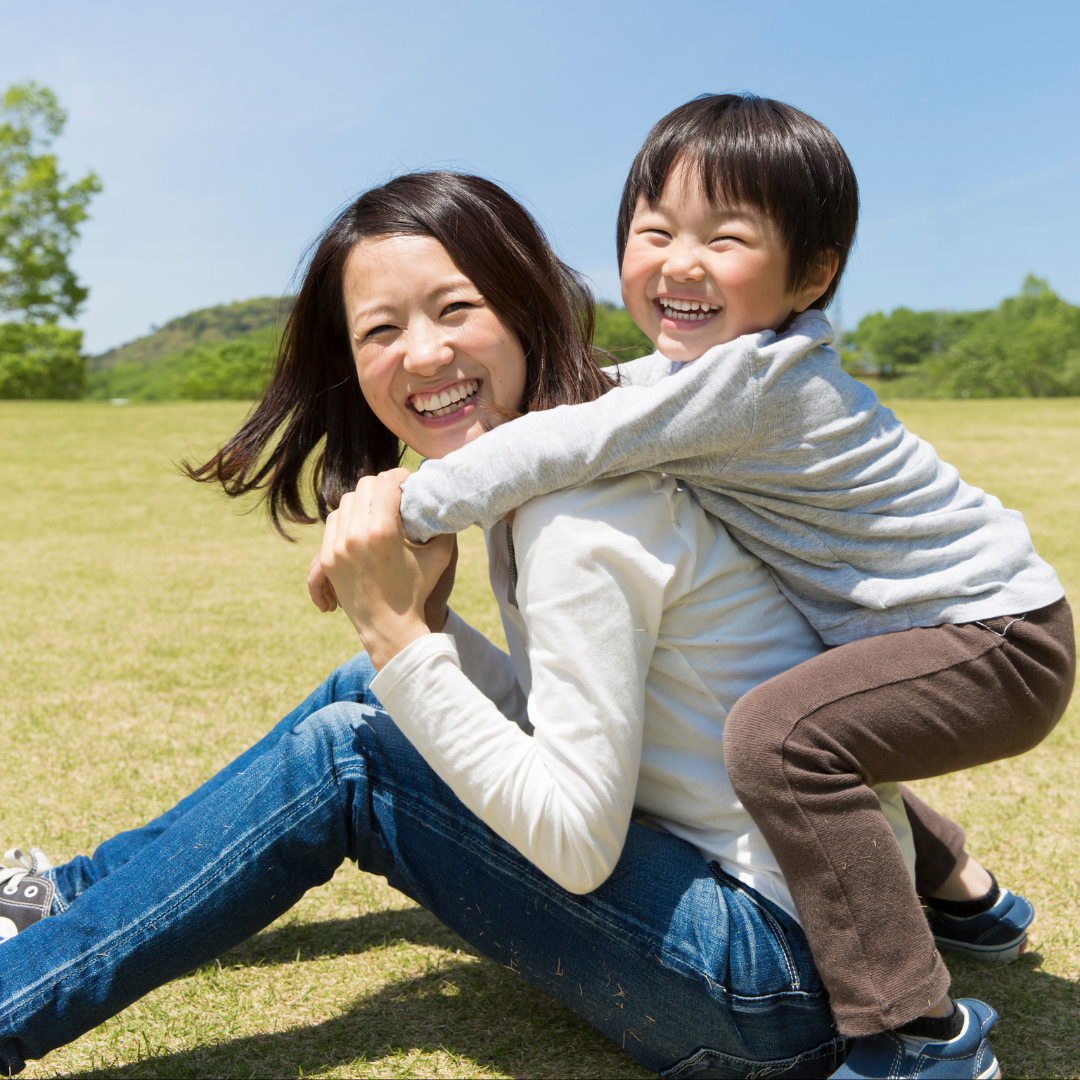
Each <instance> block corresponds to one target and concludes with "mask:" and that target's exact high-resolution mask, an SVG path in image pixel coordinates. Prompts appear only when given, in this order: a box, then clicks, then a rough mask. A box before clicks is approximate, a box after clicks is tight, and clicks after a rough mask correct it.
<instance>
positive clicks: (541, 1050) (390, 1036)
mask: <svg viewBox="0 0 1080 1080" xmlns="http://www.w3.org/2000/svg"><path fill="white" fill-rule="evenodd" d="M396 941H408V942H409V943H410V944H418V945H434V946H438V947H441V948H447V949H456V950H458V951H459V952H468V953H470V954H472V955H478V954H476V953H475V952H474V950H473V949H471V948H470V947H469V946H468V945H467V944H466V943H465V942H464V941H463V940H462V939H461V938H459V937H458V936H457V935H456V934H454V933H453V931H451V930H448V929H446V927H444V926H443V925H442V924H441V923H439V922H438V920H436V919H435V918H434V916H432V915H430V914H429V913H428V912H426V911H424V910H422V909H410V910H405V911H379V912H372V913H370V914H366V915H362V916H360V917H358V918H354V919H335V920H330V921H327V922H323V923H306V924H300V925H296V926H283V927H278V928H275V929H273V930H270V931H267V932H264V933H262V934H259V935H257V936H256V937H255V938H252V939H251V940H250V941H248V942H245V943H244V944H243V945H241V946H240V947H238V948H236V949H233V950H232V951H231V952H229V953H227V954H226V955H225V956H223V957H222V958H221V964H222V966H223V967H224V968H226V969H229V968H236V967H246V966H256V965H264V964H265V965H276V964H287V963H290V962H295V961H296V960H297V957H298V955H299V959H300V960H301V961H304V960H314V959H318V958H320V957H324V956H328V955H348V954H361V953H364V952H366V951H368V950H370V949H375V948H380V947H382V946H384V945H388V944H392V943H394V942H396ZM439 1052H442V1053H445V1054H447V1055H449V1057H450V1058H451V1059H462V1060H460V1061H459V1062H458V1063H457V1064H458V1069H459V1070H460V1072H461V1073H462V1074H464V1075H469V1073H470V1070H471V1069H478V1070H490V1071H494V1072H499V1073H503V1074H506V1075H510V1076H520V1077H560V1076H581V1077H607V1076H624V1077H647V1076H650V1075H652V1074H650V1073H648V1072H646V1071H645V1070H643V1069H641V1068H639V1067H638V1066H637V1065H635V1064H634V1062H633V1061H632V1060H631V1059H630V1058H629V1057H628V1056H627V1055H625V1054H624V1053H623V1052H622V1051H621V1050H620V1049H619V1048H618V1047H616V1046H614V1045H613V1044H612V1043H610V1042H609V1041H608V1040H607V1039H605V1038H604V1036H602V1035H601V1034H600V1033H599V1032H597V1031H595V1030H594V1029H593V1028H591V1027H589V1025H588V1024H586V1023H585V1022H584V1021H583V1020H581V1019H579V1018H578V1017H577V1016H576V1015H575V1014H574V1013H572V1012H570V1011H569V1010H568V1009H566V1008H564V1007H563V1006H561V1005H559V1004H558V1003H557V1002H556V1001H554V1000H553V999H551V998H549V997H548V996H547V995H546V994H543V993H541V992H540V991H538V990H536V989H534V988H533V987H532V986H530V985H529V984H528V983H526V982H525V981H524V980H523V979H521V978H520V977H519V976H518V975H515V974H513V973H512V972H510V971H507V970H506V969H505V968H502V967H499V966H498V965H496V964H494V963H492V962H490V961H487V960H484V961H482V962H481V963H476V962H475V961H474V960H469V959H457V960H453V959H452V960H449V961H444V962H442V963H441V964H439V965H438V966H436V967H434V968H433V969H432V970H430V971H427V972H425V973H424V974H422V975H418V976H414V977H411V978H405V979H402V980H401V981H399V982H396V983H392V984H391V985H388V986H384V987H383V988H382V989H380V990H378V991H377V992H375V993H373V994H367V995H364V996H362V997H359V998H357V999H356V1001H354V1002H353V1004H352V1005H351V1006H350V1007H349V1009H348V1010H347V1011H345V1012H343V1013H341V1014H340V1015H338V1016H335V1017H333V1018H332V1019H330V1020H327V1021H324V1022H323V1023H319V1024H312V1025H310V1026H307V1027H296V1028H293V1029H291V1030H288V1031H282V1032H275V1033H272V1034H265V1035H250V1036H246V1037H243V1038H238V1039H233V1040H229V1041H226V1042H220V1043H216V1044H210V1045H206V1046H198V1047H194V1048H192V1049H190V1050H183V1051H178V1052H175V1053H167V1054H157V1055H152V1056H147V1057H142V1058H141V1059H139V1060H137V1061H131V1062H130V1063H129V1064H126V1065H122V1066H116V1067H104V1068H98V1069H93V1070H87V1071H83V1072H77V1073H71V1074H66V1075H68V1076H71V1077H81V1078H84V1080H107V1078H117V1080H144V1078H150V1080H154V1078H159V1077H161V1078H164V1077H168V1078H181V1077H206V1076H215V1077H217V1076H220V1077H249V1076H298V1075H303V1076H309V1075H311V1074H313V1073H318V1072H320V1071H322V1070H330V1069H338V1068H345V1069H348V1067H349V1066H351V1065H358V1064H359V1063H366V1064H367V1065H369V1066H371V1065H374V1066H376V1067H377V1066H378V1063H379V1062H380V1061H385V1064H384V1065H383V1070H382V1071H384V1072H385V1071H386V1069H387V1066H389V1068H390V1071H391V1072H393V1074H394V1075H399V1073H400V1074H401V1075H412V1072H411V1070H409V1069H408V1066H407V1064H406V1062H407V1061H408V1059H409V1058H410V1057H411V1056H413V1055H415V1054H417V1053H421V1054H431V1053H439ZM392 1058H396V1059H398V1060H397V1061H395V1062H393V1063H392V1064H391V1062H390V1061H386V1060H385V1059H392ZM402 1058H404V1059H405V1061H402V1060H401V1059H402ZM451 1067H452V1066H451ZM421 1068H422V1066H421ZM301 1070H302V1071H301ZM455 1075H456V1073H455Z"/></svg>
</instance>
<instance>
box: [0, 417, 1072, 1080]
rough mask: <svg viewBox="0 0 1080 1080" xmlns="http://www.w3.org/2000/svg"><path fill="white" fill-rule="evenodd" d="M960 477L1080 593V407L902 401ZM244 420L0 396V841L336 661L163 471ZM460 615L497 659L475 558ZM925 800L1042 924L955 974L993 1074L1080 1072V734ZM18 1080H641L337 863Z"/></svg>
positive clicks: (161, 765) (42, 833)
mask: <svg viewBox="0 0 1080 1080" xmlns="http://www.w3.org/2000/svg"><path fill="white" fill-rule="evenodd" d="M893 404H894V407H895V408H896V411H897V412H898V413H899V415H900V416H901V418H902V419H904V420H905V421H906V422H907V423H908V424H909V426H911V427H912V428H913V429H914V430H915V431H917V432H918V433H919V434H920V435H923V436H924V437H925V438H927V439H929V440H930V441H931V442H933V443H934V444H935V445H936V446H937V447H938V449H939V451H940V452H941V453H942V456H943V457H945V458H946V459H947V460H951V461H952V462H954V463H955V464H956V465H958V466H959V467H960V469H961V471H962V473H963V474H964V475H965V476H966V477H967V478H968V479H969V480H971V481H973V482H974V483H977V484H980V485H981V486H984V487H986V488H988V489H989V490H990V491H993V492H994V493H995V494H997V495H999V496H1000V497H1001V498H1002V500H1003V501H1004V502H1005V503H1006V504H1007V505H1012V506H1015V507H1017V508H1019V509H1021V510H1022V511H1023V512H1024V513H1025V515H1026V517H1027V520H1028V522H1029V524H1030V525H1031V528H1032V531H1033V533H1034V536H1035V540H1036V544H1037V546H1038V548H1039V550H1040V551H1041V552H1042V554H1043V555H1044V556H1045V557H1047V558H1048V559H1049V560H1050V561H1051V562H1052V563H1053V564H1054V565H1055V566H1056V567H1057V568H1058V571H1059V573H1060V575H1061V576H1062V579H1063V581H1064V583H1065V587H1066V589H1067V590H1068V591H1069V593H1070V595H1071V596H1076V595H1077V586H1078V585H1080V544H1078V540H1077V537H1080V399H1062V400H1041V401H992V402H973V401H964V402H955V401H947V402H941V401H925V402H895V403H893ZM244 409H245V406H243V405H237V404H235V403H212V404H168V405H147V406H127V407H123V408H117V407H113V406H110V405H105V404H100V405H99V404H92V403H72V404H68V403H44V402H42V403H14V402H0V484H2V487H3V490H4V492H5V495H6V501H5V505H4V508H3V511H2V516H0V521H2V524H0V755H2V756H0V761H2V762H3V771H2V783H0V845H2V846H3V847H7V846H12V845H15V844H19V845H22V846H26V845H29V844H31V843H33V844H37V845H40V846H41V847H43V848H44V849H45V850H46V851H47V852H48V853H49V854H50V855H51V856H52V857H53V858H54V859H62V858H66V857H69V856H71V855H73V854H75V853H76V852H79V851H89V850H91V849H92V848H93V847H94V845H95V843H96V842H97V841H99V840H101V839H103V838H104V837H106V836H109V835H111V834H112V833H114V832H116V831H118V830H120V829H123V828H128V827H130V826H132V825H134V824H138V823H141V822H142V821H144V820H146V819H148V818H150V817H152V816H154V815H156V814H158V813H160V812H161V811H162V810H164V809H166V808H167V807H169V806H170V805H172V804H173V803H174V802H175V801H176V800H177V799H178V798H179V797H181V796H183V795H184V794H186V793H187V792H188V791H190V790H191V789H192V788H194V787H195V786H197V785H198V784H199V783H200V782H201V781H202V780H203V779H205V778H206V777H207V776H209V775H210V774H211V773H212V772H214V771H215V770H216V769H217V768H219V767H221V766H222V765H223V764H225V763H226V762H227V761H228V760H229V759H230V758H231V757H233V756H234V755H235V754H237V753H238V752H240V751H241V750H243V749H244V748H245V747H246V746H248V745H250V744H251V743H252V742H254V741H255V740H256V739H257V738H258V737H259V736H260V735H261V734H262V733H263V732H264V731H265V730H266V729H267V728H268V727H269V726H270V725H271V724H272V723H273V722H274V721H275V720H276V719H277V718H278V717H279V716H280V715H281V714H282V713H283V712H284V711H286V710H287V709H289V708H291V707H292V705H293V704H295V703H296V702H297V701H299V700H300V699H301V698H302V697H303V696H304V695H305V694H306V693H307V692H308V691H309V690H310V689H311V688H312V687H313V686H314V685H315V684H316V683H317V682H318V681H320V680H321V679H322V678H323V677H324V676H325V675H326V674H327V673H328V672H329V670H330V669H331V668H332V667H333V666H334V665H336V664H337V663H339V662H340V661H342V660H343V659H345V658H346V657H347V656H349V655H350V653H351V652H352V651H354V650H355V648H356V641H355V637H354V636H353V634H352V631H351V628H350V627H349V625H348V623H347V621H346V620H345V619H344V617H343V616H341V615H340V613H339V614H338V615H336V616H321V615H319V613H318V612H317V611H316V610H315V609H314V607H312V605H311V604H310V602H309V601H308V599H307V596H306V592H305V590H304V586H303V576H304V572H305V570H306V567H307V563H308V561H309V559H310V556H311V553H312V551H313V549H314V546H315V544H316V542H317V535H318V534H317V532H316V531H315V530H310V529H309V530H307V531H306V532H304V533H303V535H301V537H300V543H299V544H297V545H292V546H290V545H287V544H285V543H283V542H282V541H281V540H279V539H278V538H277V536H276V535H275V534H274V533H273V532H272V530H271V529H270V528H269V526H268V525H267V523H266V521H265V518H264V517H263V515H262V514H261V513H253V514H248V515H241V514H237V513H236V512H235V507H233V506H231V505H228V504H227V500H225V499H223V498H222V497H221V496H220V495H218V494H216V493H215V492H213V491H211V490H209V489H207V488H203V487H199V486H197V485H194V484H192V483H191V482H190V481H187V480H184V479H182V478H181V477H180V476H178V475H177V473H176V470H175V468H174V465H173V463H174V462H175V461H176V460H178V459H179V458H180V457H181V456H183V455H184V454H187V453H191V454H194V455H195V456H198V454H200V453H205V452H206V451H208V450H209V449H211V448H212V447H213V446H214V445H215V444H216V442H217V441H218V440H220V439H221V438H222V437H223V436H224V435H226V434H227V433H228V432H229V431H230V429H232V428H233V427H234V426H235V425H236V423H237V421H238V420H239V419H240V417H241V416H242V415H243V412H244ZM462 549H463V554H462V562H461V568H460V570H459V575H458V586H457V590H456V592H455V597H454V604H455V607H457V609H458V610H459V611H461V613H462V614H463V615H464V616H465V617H466V618H467V619H469V620H470V621H472V622H474V624H476V625H478V626H479V627H480V628H481V629H482V630H484V631H485V632H486V633H488V634H490V635H491V636H492V637H493V639H494V640H496V641H501V633H500V631H499V628H498V625H497V618H496V615H495V611H494V605H493V603H492V602H491V600H490V597H489V596H488V595H487V589H486V575H485V569H484V561H483V552H482V543H481V540H480V537H479V535H478V534H477V533H476V531H475V530H473V531H472V532H471V533H469V534H465V535H463V537H462ZM1078 712H1080V710H1078V708H1077V705H1076V704H1074V705H1073V706H1072V707H1071V709H1070V712H1069V714H1068V716H1067V717H1066V719H1065V720H1064V721H1063V722H1062V724H1061V725H1060V726H1059V728H1058V729H1057V731H1056V732H1055V733H1054V734H1053V735H1052V736H1051V737H1050V739H1049V740H1047V742H1046V743H1045V744H1044V745H1043V746H1042V747H1040V748H1038V749H1037V750H1035V751H1033V752H1032V753H1031V754H1028V755H1026V756H1025V757H1023V758H1020V759H1018V760H1015V761H1011V762H1004V763H999V764H996V765H992V766H988V767H985V768H981V769H976V770H973V771H971V772H969V773H963V774H959V775H955V776H950V777H945V778H943V779H941V780H936V781H934V782H932V783H924V784H921V785H919V788H920V790H921V792H922V793H923V794H924V796H928V797H929V798H930V799H931V800H932V801H933V803H934V804H935V805H936V806H937V807H938V808H939V809H941V810H943V811H944V812H946V813H948V814H950V815H951V816H953V817H955V818H957V819H958V820H959V821H961V822H962V823H963V824H964V826H965V827H966V828H967V830H968V836H969V842H970V847H971V849H972V850H973V851H974V852H975V854H976V855H977V856H978V857H979V858H980V859H982V860H983V861H984V862H985V863H986V864H987V865H989V866H990V867H991V868H992V869H993V870H994V871H995V872H996V873H997V875H998V877H999V879H1000V880H1002V881H1003V882H1004V883H1006V884H1008V885H1009V886H1011V887H1013V888H1014V889H1018V890H1021V891H1023V892H1024V893H1025V894H1027V895H1028V896H1030V897H1031V898H1032V899H1033V900H1034V901H1035V902H1036V904H1037V905H1038V909H1039V916H1038V919H1037V921H1036V923H1035V925H1034V927H1033V931H1032V938H1031V945H1030V947H1029V951H1028V952H1027V954H1026V955H1025V956H1024V957H1022V958H1021V960H1020V961H1019V962H1018V963H1017V964H1015V965H1013V966H1012V967H1009V968H1004V969H992V968H990V969H988V968H986V967H983V966H981V965H978V964H975V963H971V962H965V961H962V960H956V961H952V962H951V964H950V966H951V968H952V970H953V973H954V990H955V992H956V993H958V994H961V995H963V994H969V995H975V996H979V997H983V998H985V999H986V1000H988V1001H990V1002H991V1003H992V1004H994V1005H995V1006H996V1007H997V1008H998V1009H999V1011H1000V1012H1001V1013H1002V1020H1001V1023H1000V1024H999V1027H998V1029H997V1030H998V1034H997V1038H996V1040H995V1048H996V1050H997V1052H998V1056H999V1057H1000V1059H1001V1061H1002V1063H1003V1066H1004V1068H1005V1070H1006V1074H1007V1075H1010V1076H1022V1077H1029V1076H1077V1075H1080V988H1078V982H1077V980H1078V976H1080V930H1078V923H1080V918H1078V916H1080V902H1078V899H1077V885H1078V880H1080V815H1078V814H1077V811H1076V806H1075V802H1074V793H1075V790H1076V775H1077V772H1078V769H1080V724H1078ZM25 1075H26V1076H30V1077H36V1076H54V1075H57V1076H58V1075H64V1076H69V1075H77V1076H93V1077H101V1078H104V1077H113V1076H116V1077H132V1078H134V1077H188V1076H228V1077H242V1076H253V1075H255V1076H288V1075H305V1076H311V1075H317V1076H327V1077H338V1076H341V1077H345V1076H394V1077H397V1076H402V1077H406V1076H407V1077H414V1076H415V1077H435V1076H451V1077H456V1076H461V1077H465V1076H536V1077H542V1076H609V1077H613V1076H623V1077H633V1076H644V1075H647V1074H645V1073H644V1072H642V1070H640V1069H639V1068H637V1066H635V1065H634V1063H633V1062H632V1061H631V1060H630V1059H629V1058H628V1057H627V1056H626V1055H625V1054H623V1053H622V1051H621V1050H620V1049H619V1048H617V1047H615V1046H613V1045H611V1044H609V1043H607V1042H606V1041H605V1040H604V1039H603V1038H602V1037H601V1036H599V1035H598V1034H596V1033H595V1032H593V1031H592V1030H591V1029H590V1028H589V1027H588V1026H586V1025H585V1024H584V1023H582V1022H581V1021H579V1020H578V1019H577V1018H576V1017H575V1016H573V1015H572V1014H570V1013H568V1012H566V1011H565V1010H563V1009H562V1008H560V1007H559V1006H557V1005H555V1004H553V1003H552V1002H551V1001H549V1000H548V999H546V998H545V997H544V996H543V995H541V994H539V993H537V992H536V991H534V990H532V989H531V988H530V987H528V986H526V985H525V984H524V983H523V982H521V981H520V980H519V979H518V978H517V977H516V976H514V975H513V974H511V973H510V972H507V971H504V970H502V969H501V968H499V967H497V966H496V965H493V964H491V963H489V962H488V961H486V960H483V959H481V958H480V957H478V956H477V955H476V954H475V953H474V952H473V951H472V950H471V949H470V948H469V947H468V946H467V945H465V944H464V942H462V941H461V940H460V939H458V938H456V937H455V936H454V935H453V934H452V933H450V932H449V931H446V930H444V929H443V928H442V927H441V926H440V925H439V924H438V923H437V922H436V921H435V920H434V919H433V918H431V917H430V916H429V915H428V914H427V913H426V912H424V911H422V910H421V909H419V908H417V907H416V906H415V905H414V904H412V903H411V902H410V901H408V900H406V899H405V898H404V897H402V896H400V895H399V894H396V893H394V892H393V891H392V890H390V889H388V888H387V887H386V886H385V885H383V884H382V883H381V882H380V881H378V880H376V879H374V878H370V877H367V876H365V875H361V874H359V873H357V872H356V871H355V870H354V869H352V868H351V866H347V867H345V868H343V869H342V870H341V871H339V873H338V874H337V876H336V877H335V879H334V881H333V882H331V883H330V884H329V885H327V886H326V887H325V888H322V889H319V890H316V891H314V892H312V893H309V894H308V896H307V897H306V898H305V899H304V901H303V902H302V903H301V904H299V905H298V906H297V907H296V908H295V909H294V910H293V911H292V912H290V913H289V914H288V915H287V916H286V917H285V918H283V919H281V920H279V921H278V922H277V923H275V924H274V925H273V926H271V927H269V928H268V929H267V930H266V931H264V932H263V933H262V934H260V935H258V936H257V937H256V938H254V939H253V940H251V941H249V942H248V943H246V944H245V945H244V946H242V947H241V948H239V949H236V950H234V951H233V952H231V953H229V954H228V955H226V956H224V957H222V958H221V960H220V961H219V962H218V963H216V964H214V965H211V966H208V967H205V968H203V969H201V970H199V971H197V972H195V973H193V974H192V975H190V976H188V977H186V978H183V979H180V980H178V981H176V982H174V983H172V984H170V985H168V986H165V987H163V988H162V989H160V990H159V991H157V992H156V993H154V994H152V995H150V996H149V997H147V998H146V999H144V1000H143V1001H141V1002H139V1003H137V1004H136V1005H134V1006H132V1007H131V1008H129V1009H128V1010H126V1011H125V1012H123V1013H122V1014H121V1015H119V1016H118V1017H116V1018H114V1019H113V1020H111V1021H109V1022H108V1023H106V1024H103V1025H102V1026H101V1027H99V1028H98V1029H96V1030H94V1031H92V1032H90V1033H88V1034H87V1035H86V1036H84V1037H83V1038H82V1039H80V1040H78V1041H77V1042H76V1043H74V1044H72V1045H71V1046H69V1047H67V1048H65V1049H62V1050H59V1051H57V1052H55V1053H54V1054H52V1055H50V1056H49V1057H47V1058H46V1059H44V1060H43V1061H41V1062H39V1063H37V1064H34V1065H31V1066H30V1068H29V1069H28V1070H27V1072H26V1074H25Z"/></svg>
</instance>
